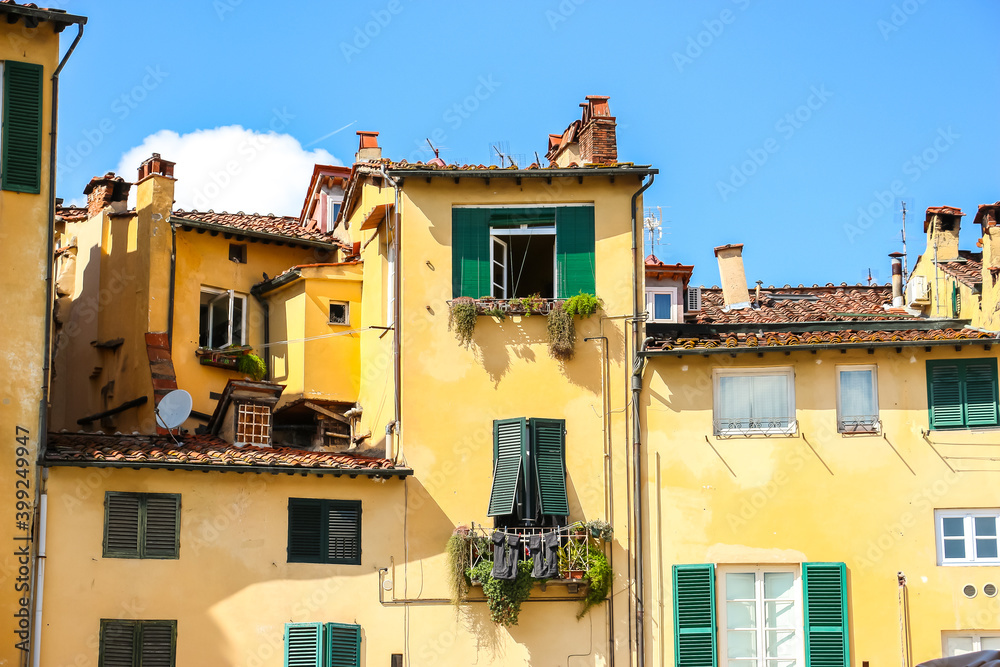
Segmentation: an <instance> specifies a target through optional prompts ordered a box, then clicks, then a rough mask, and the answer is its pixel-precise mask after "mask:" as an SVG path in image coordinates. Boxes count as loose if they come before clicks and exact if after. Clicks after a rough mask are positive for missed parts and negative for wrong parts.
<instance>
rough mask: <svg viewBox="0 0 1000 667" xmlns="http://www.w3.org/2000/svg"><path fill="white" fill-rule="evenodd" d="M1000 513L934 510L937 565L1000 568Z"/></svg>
mask: <svg viewBox="0 0 1000 667" xmlns="http://www.w3.org/2000/svg"><path fill="white" fill-rule="evenodd" d="M998 518H1000V510H936V511H935V512H934V520H935V523H936V524H937V547H938V549H937V551H938V565H1000V556H998V553H997V519H998Z"/></svg>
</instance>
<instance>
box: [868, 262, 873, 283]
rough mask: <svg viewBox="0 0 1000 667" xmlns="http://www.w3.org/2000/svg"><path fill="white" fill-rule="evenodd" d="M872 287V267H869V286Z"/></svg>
mask: <svg viewBox="0 0 1000 667" xmlns="http://www.w3.org/2000/svg"><path fill="white" fill-rule="evenodd" d="M871 285H872V267H870V266H869V267H868V286H869V287H871Z"/></svg>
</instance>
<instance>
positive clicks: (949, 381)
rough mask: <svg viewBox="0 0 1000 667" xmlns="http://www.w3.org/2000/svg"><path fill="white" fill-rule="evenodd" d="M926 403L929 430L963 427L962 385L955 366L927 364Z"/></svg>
mask: <svg viewBox="0 0 1000 667" xmlns="http://www.w3.org/2000/svg"><path fill="white" fill-rule="evenodd" d="M927 403H928V405H929V408H930V424H931V428H948V427H952V426H963V425H964V420H963V410H962V384H961V381H960V379H959V374H958V365H957V364H955V363H946V364H941V363H937V362H933V361H928V362H927Z"/></svg>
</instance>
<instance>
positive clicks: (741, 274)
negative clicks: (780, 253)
mask: <svg viewBox="0 0 1000 667" xmlns="http://www.w3.org/2000/svg"><path fill="white" fill-rule="evenodd" d="M715 256H716V257H717V258H718V260H719V276H720V277H721V282H722V299H723V301H724V302H725V310H742V309H744V308H749V307H750V290H748V289H747V277H746V271H745V270H744V269H743V244H742V243H731V244H729V245H720V246H719V247H717V248H716V249H715Z"/></svg>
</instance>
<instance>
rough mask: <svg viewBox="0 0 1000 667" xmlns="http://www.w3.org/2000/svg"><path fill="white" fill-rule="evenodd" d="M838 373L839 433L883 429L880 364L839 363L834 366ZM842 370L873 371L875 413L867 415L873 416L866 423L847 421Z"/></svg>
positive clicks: (875, 431) (876, 431)
mask: <svg viewBox="0 0 1000 667" xmlns="http://www.w3.org/2000/svg"><path fill="white" fill-rule="evenodd" d="M834 369H835V370H836V373H837V431H838V432H839V433H879V432H880V431H881V430H882V420H881V419H879V410H878V366H876V365H875V364H838V365H836V366H835V367H834ZM842 371H871V374H872V400H873V401H874V405H873V406H872V407H874V409H875V414H873V415H865V416H870V417H873V419H872V420H870V421H869V422H866V423H857V422H856V421H852V422H851V423H850V424H847V423H845V420H844V416H843V415H844V412H843V408H842V406H841V400H840V398H841V389H840V374H841V372H842Z"/></svg>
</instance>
